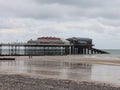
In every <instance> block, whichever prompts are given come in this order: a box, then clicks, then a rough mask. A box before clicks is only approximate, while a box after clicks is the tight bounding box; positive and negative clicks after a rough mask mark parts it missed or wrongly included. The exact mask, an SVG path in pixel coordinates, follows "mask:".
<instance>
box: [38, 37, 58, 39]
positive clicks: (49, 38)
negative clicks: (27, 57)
mask: <svg viewBox="0 0 120 90" xmlns="http://www.w3.org/2000/svg"><path fill="white" fill-rule="evenodd" d="M41 39H42V40H43V39H44V40H60V38H56V37H39V38H37V40H41Z"/></svg>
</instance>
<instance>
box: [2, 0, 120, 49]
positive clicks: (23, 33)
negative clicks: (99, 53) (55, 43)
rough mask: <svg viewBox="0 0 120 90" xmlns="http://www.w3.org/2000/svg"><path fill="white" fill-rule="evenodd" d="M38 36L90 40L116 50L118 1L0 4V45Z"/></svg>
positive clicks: (8, 0) (16, 0)
mask: <svg viewBox="0 0 120 90" xmlns="http://www.w3.org/2000/svg"><path fill="white" fill-rule="evenodd" d="M40 36H56V37H62V38H69V37H85V38H92V39H93V43H94V44H95V47H96V48H108V49H109V48H113V49H114V48H117V49H120V0H0V42H14V41H20V42H25V41H27V40H29V39H36V38H37V37H40Z"/></svg>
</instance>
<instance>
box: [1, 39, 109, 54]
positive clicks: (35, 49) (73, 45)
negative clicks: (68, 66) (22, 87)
mask: <svg viewBox="0 0 120 90" xmlns="http://www.w3.org/2000/svg"><path fill="white" fill-rule="evenodd" d="M93 46H94V45H93V44H92V39H86V38H82V39H81V38H75V37H74V38H69V39H67V40H61V39H60V38H55V37H54V38H53V37H42V38H38V39H37V40H29V41H28V42H26V43H17V42H16V43H1V44H0V55H1V56H4V55H6V56H44V55H71V54H108V52H105V51H102V50H99V49H95V48H93Z"/></svg>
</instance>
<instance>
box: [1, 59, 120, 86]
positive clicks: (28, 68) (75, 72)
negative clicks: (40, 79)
mask: <svg viewBox="0 0 120 90" xmlns="http://www.w3.org/2000/svg"><path fill="white" fill-rule="evenodd" d="M0 72H1V73H4V72H5V73H22V74H29V75H36V76H40V75H42V76H46V77H50V78H61V79H73V80H87V81H91V80H92V81H102V82H108V83H112V84H117V85H120V78H119V76H120V66H116V65H102V64H88V63H81V62H80V63H79V62H70V61H66V60H62V61H60V60H58V61H57V60H16V61H0Z"/></svg>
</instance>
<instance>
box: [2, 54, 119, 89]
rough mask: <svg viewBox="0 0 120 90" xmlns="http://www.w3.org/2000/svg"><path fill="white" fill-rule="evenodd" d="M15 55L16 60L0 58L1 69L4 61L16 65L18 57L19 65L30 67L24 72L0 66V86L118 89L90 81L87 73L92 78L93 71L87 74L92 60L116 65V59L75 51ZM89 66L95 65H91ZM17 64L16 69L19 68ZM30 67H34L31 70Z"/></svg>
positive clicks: (110, 84)
mask: <svg viewBox="0 0 120 90" xmlns="http://www.w3.org/2000/svg"><path fill="white" fill-rule="evenodd" d="M15 59H16V61H18V62H10V61H0V69H2V65H3V66H5V64H4V62H5V63H7V65H10V66H14V64H16V63H18V64H16V65H15V66H14V67H12V68H18V66H17V65H19V64H21V62H19V61H25V62H24V63H25V64H24V65H23V67H25V66H26V65H28V66H29V68H30V69H29V70H28V69H27V73H25V72H22V73H21V72H20V73H18V72H17V71H15V72H12V71H10V70H11V69H6V68H7V67H6V68H5V69H4V71H1V70H0V73H2V74H1V75H0V90H120V86H119V84H117V85H114V83H109V82H104V81H103V82H99V81H91V80H90V79H89V78H90V77H93V78H94V75H93V76H91V72H92V73H94V72H95V74H96V69H95V68H94V69H93V70H92V71H91V65H92V64H101V65H111V66H114V65H115V66H116V65H117V66H118V67H119V65H120V60H119V59H112V58H111V59H100V58H88V57H83V56H78V55H70V56H69V55H68V56H33V57H32V58H31V59H29V57H26V56H22V57H21V56H20V57H19V56H18V57H15ZM22 63H23V62H22ZM61 64H62V65H61ZM64 65H65V66H64ZM69 65H70V66H69ZM28 66H27V67H28ZM33 66H35V67H39V68H35V67H33ZM81 66H82V67H81ZM20 67H21V66H20ZM23 67H21V68H22V69H23V70H24V69H26V68H23ZM92 67H95V65H93V66H92ZM8 68H11V67H8ZM21 68H18V69H16V70H20V71H21V70H22V69H21ZM31 68H33V69H35V71H34V70H32V71H31ZM100 68H101V67H100ZM103 68H104V67H103ZM49 69H50V71H49ZM14 70H15V69H13V71H14ZM61 70H62V71H61ZM69 70H70V71H69ZM113 70H114V69H113ZM28 72H29V73H28ZM34 72H35V73H34ZM61 72H62V73H61ZM98 72H99V71H98ZM101 73H102V72H101ZM103 73H104V72H103ZM38 74H39V75H38ZM71 74H72V76H71ZM77 74H78V76H77ZM113 74H114V73H113ZM66 75H67V76H66ZM79 75H80V76H79ZM118 75H119V74H118ZM59 76H60V77H59ZM75 78H76V79H75ZM97 78H99V77H97ZM115 78H116V77H115ZM108 79H109V78H108ZM114 81H115V80H114ZM10 82H11V83H10ZM105 83H106V84H105Z"/></svg>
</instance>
